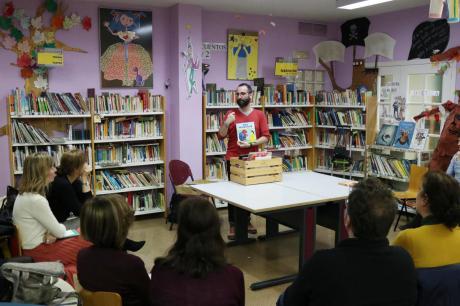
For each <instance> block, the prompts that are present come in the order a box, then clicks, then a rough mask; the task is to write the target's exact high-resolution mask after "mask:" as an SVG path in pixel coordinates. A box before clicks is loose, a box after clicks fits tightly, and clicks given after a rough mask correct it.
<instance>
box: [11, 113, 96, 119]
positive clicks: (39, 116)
mask: <svg viewBox="0 0 460 306" xmlns="http://www.w3.org/2000/svg"><path fill="white" fill-rule="evenodd" d="M43 118H53V119H55V118H62V119H68V118H91V114H68V115H14V114H11V119H43Z"/></svg>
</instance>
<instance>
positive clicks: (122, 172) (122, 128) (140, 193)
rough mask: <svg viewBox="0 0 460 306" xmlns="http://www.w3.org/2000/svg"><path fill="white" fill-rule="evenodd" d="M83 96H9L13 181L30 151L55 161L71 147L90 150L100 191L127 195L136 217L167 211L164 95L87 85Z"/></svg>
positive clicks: (94, 179) (94, 183)
mask: <svg viewBox="0 0 460 306" xmlns="http://www.w3.org/2000/svg"><path fill="white" fill-rule="evenodd" d="M88 97H89V98H87V99H85V98H83V97H82V95H81V94H78V93H77V94H70V93H61V94H58V93H43V94H42V95H41V96H34V95H26V94H25V93H24V92H23V91H22V90H19V89H15V90H13V91H12V93H11V95H9V96H8V97H7V101H6V102H7V106H8V107H7V109H8V124H7V127H8V135H9V137H8V139H9V153H10V154H9V157H10V170H11V171H10V175H11V182H12V183H13V184H14V185H17V184H18V182H19V179H20V175H21V174H22V165H23V161H24V159H25V157H26V156H27V155H28V154H31V153H34V152H38V151H44V152H47V153H48V154H49V155H50V156H52V158H53V159H54V163H55V165H58V164H59V161H60V158H61V156H62V154H63V152H65V151H66V150H69V149H73V148H78V149H81V150H83V151H84V152H85V156H86V160H87V162H88V163H89V164H90V165H91V166H92V186H93V188H92V190H93V191H94V192H95V194H96V195H100V194H113V193H118V194H122V195H124V196H125V197H126V198H127V201H128V203H129V204H130V205H132V207H133V209H135V214H136V215H142V214H149V213H159V212H164V211H165V196H164V195H165V194H166V184H165V178H166V175H165V162H164V160H165V156H166V152H165V148H166V144H165V135H166V130H165V126H166V125H165V116H164V109H165V108H164V107H165V99H164V97H162V96H159V95H152V94H150V93H148V92H139V94H138V95H135V96H121V95H119V94H111V93H104V94H102V95H99V96H96V95H95V93H94V89H88Z"/></svg>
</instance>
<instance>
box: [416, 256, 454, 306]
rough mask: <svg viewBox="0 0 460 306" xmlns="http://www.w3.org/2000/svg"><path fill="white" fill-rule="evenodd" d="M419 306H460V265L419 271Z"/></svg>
mask: <svg viewBox="0 0 460 306" xmlns="http://www.w3.org/2000/svg"><path fill="white" fill-rule="evenodd" d="M417 276H418V286H417V292H418V297H417V306H458V305H460V264H455V265H448V266H441V267H435V268H420V269H417Z"/></svg>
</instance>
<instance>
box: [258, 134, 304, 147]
mask: <svg viewBox="0 0 460 306" xmlns="http://www.w3.org/2000/svg"><path fill="white" fill-rule="evenodd" d="M307 144H308V139H307V136H306V135H305V131H304V130H301V129H296V130H293V131H289V132H288V131H283V132H278V131H273V132H272V133H271V135H270V138H269V140H268V144H267V147H268V148H269V149H283V148H295V147H304V146H306V145H307Z"/></svg>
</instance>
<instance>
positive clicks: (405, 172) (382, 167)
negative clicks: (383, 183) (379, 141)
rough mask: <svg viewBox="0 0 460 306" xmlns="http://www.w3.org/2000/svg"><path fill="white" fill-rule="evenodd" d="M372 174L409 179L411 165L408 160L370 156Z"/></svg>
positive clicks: (376, 155)
mask: <svg viewBox="0 0 460 306" xmlns="http://www.w3.org/2000/svg"><path fill="white" fill-rule="evenodd" d="M370 164H371V172H372V173H374V174H376V175H380V176H386V177H395V178H400V179H407V178H408V176H409V171H410V163H409V161H408V160H406V159H401V160H400V159H396V158H390V157H386V156H382V155H378V154H372V155H371V156H370Z"/></svg>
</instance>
